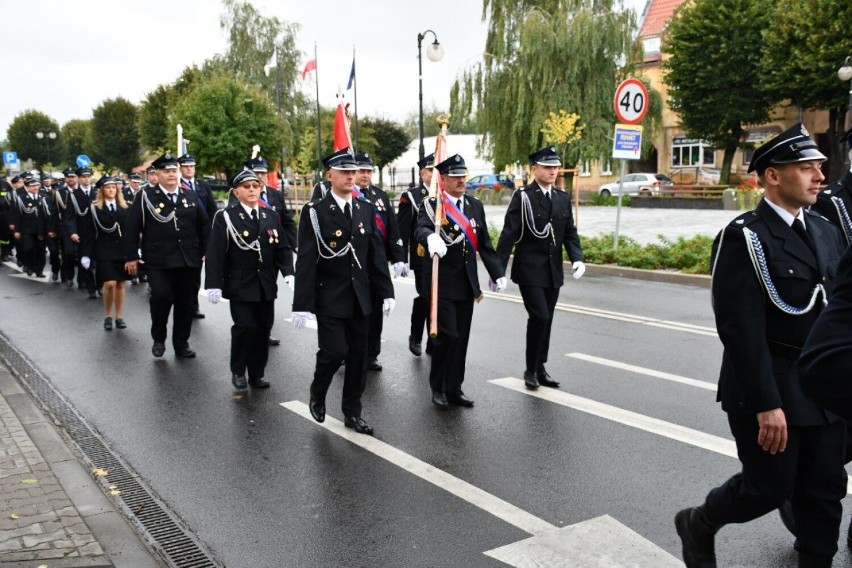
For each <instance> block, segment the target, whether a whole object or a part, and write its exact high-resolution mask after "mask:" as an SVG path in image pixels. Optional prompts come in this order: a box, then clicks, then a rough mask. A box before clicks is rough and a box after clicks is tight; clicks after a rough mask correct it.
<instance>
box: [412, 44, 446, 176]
mask: <svg viewBox="0 0 852 568" xmlns="http://www.w3.org/2000/svg"><path fill="white" fill-rule="evenodd" d="M426 34H432V37H433V38H435V41H433V42H432V44H431V45H430V46H429V47H427V48H426V57H428V58H429V61H440V60H441V58H443V57H444V48H443V47H442V46H441V44H440V43H438V36H437V35H435V32H433V31H432V30H426V31H425V32H423V33H419V34H417V73H418V75H419V77H418V78H419V80H420V130H419V132H420V159H421V160H422V159H423V157H424V156H426V150H425V148H424V147H423V50H422V47H421V46H422V43H423V38H425V37H426Z"/></svg>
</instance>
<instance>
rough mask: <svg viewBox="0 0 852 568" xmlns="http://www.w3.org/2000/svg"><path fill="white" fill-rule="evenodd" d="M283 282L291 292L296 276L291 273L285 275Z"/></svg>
mask: <svg viewBox="0 0 852 568" xmlns="http://www.w3.org/2000/svg"><path fill="white" fill-rule="evenodd" d="M284 284H286V285H287V287H288V288H290V291H291V292H292V291H293V290H295V288H296V277H295V276H293V275H292V274H291V275H290V276H285V277H284Z"/></svg>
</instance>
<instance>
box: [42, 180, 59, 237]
mask: <svg viewBox="0 0 852 568" xmlns="http://www.w3.org/2000/svg"><path fill="white" fill-rule="evenodd" d="M54 195H56V192H55V191H50V192H49V193H48V194H47V195H45V196H43V197H42V199H41V210H42V212H43V213H44V218H45V221H46V223H47V232H48V233H56V234H57V235H58V233H59V208H58V207H57V206H56V199H54Z"/></svg>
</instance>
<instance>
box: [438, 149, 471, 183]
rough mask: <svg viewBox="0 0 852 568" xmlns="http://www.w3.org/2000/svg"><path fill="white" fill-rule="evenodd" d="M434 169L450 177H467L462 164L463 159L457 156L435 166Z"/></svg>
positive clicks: (465, 168)
mask: <svg viewBox="0 0 852 568" xmlns="http://www.w3.org/2000/svg"><path fill="white" fill-rule="evenodd" d="M435 169H436V170H438V171H439V172H441V173H442V174H444V175H448V176H450V177H462V176H466V175H467V166H466V165H465V163H464V158H462V157H461V156H460V155H459V154H455V155H454V156H450V157H449V158H447V159H446V160H444V161H443V162H441V163H440V164H438V165H437V166H435Z"/></svg>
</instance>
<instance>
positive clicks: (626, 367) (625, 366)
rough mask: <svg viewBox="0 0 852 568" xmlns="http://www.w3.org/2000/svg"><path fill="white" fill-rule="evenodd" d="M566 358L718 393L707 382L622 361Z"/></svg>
mask: <svg viewBox="0 0 852 568" xmlns="http://www.w3.org/2000/svg"><path fill="white" fill-rule="evenodd" d="M565 356H566V357H571V358H572V359H579V360H581V361H587V362H589V363H597V364H598V365H605V366H607V367H613V368H615V369H621V370H623V371H630V372H633V373H638V374H640V375H647V376H649V377H656V378H658V379H663V380H666V381H672V382H675V383H681V384H684V385H689V386H691V387H697V388H700V389H705V390H709V391H713V392H716V385H714V384H713V383H708V382H706V381H699V380H696V379H690V378H687V377H681V376H680V375H673V374H671V373H664V372H662V371H655V370H653V369H647V368H645V367H638V366H636V365H630V364H629V363H621V362H620V361H613V360H612V359H604V358H603V357H595V356H594V355H586V354H585V353H566V354H565Z"/></svg>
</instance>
